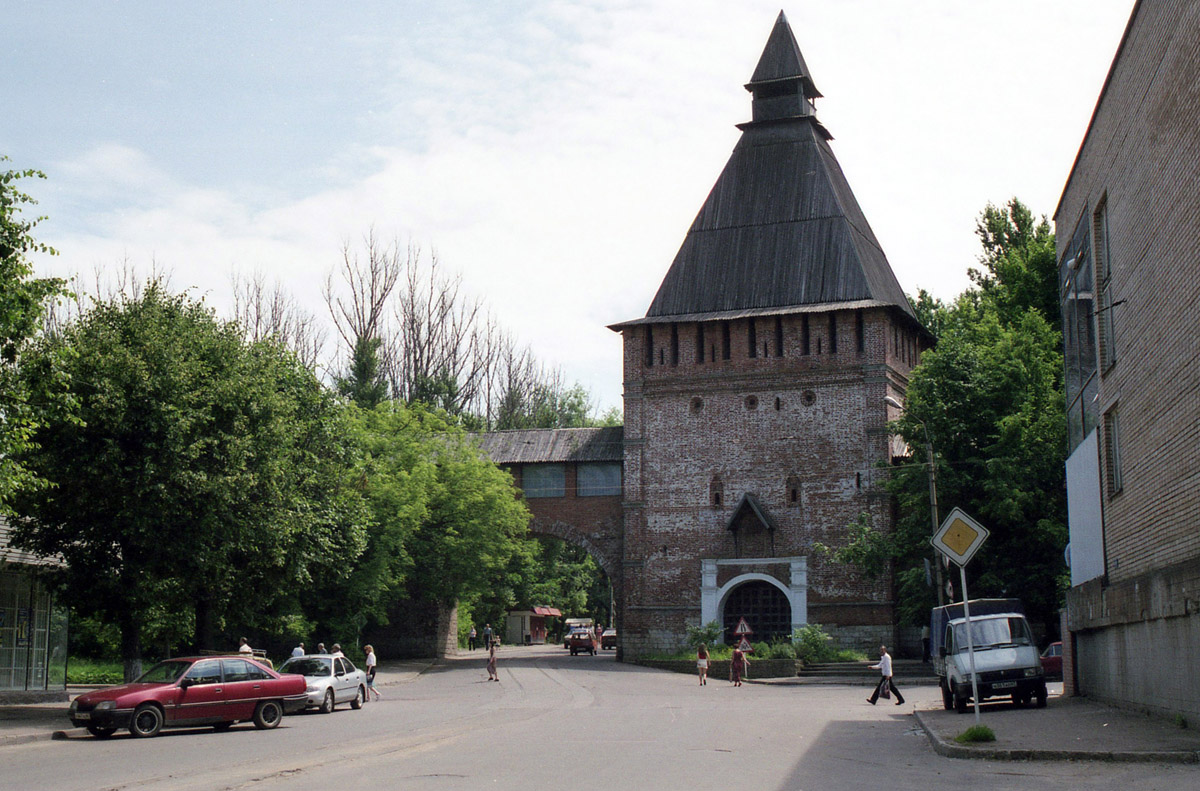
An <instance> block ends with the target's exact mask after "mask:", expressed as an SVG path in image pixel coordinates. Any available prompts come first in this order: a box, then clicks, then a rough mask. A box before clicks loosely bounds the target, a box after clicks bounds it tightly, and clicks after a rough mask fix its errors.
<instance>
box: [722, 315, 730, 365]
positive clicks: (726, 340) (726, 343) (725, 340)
mask: <svg viewBox="0 0 1200 791" xmlns="http://www.w3.org/2000/svg"><path fill="white" fill-rule="evenodd" d="M732 356H733V353H732V346H731V341H730V337H729V322H728V321H722V322H721V359H722V360H728V359H730V358H731V357H732Z"/></svg>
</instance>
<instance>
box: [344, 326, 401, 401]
mask: <svg viewBox="0 0 1200 791" xmlns="http://www.w3.org/2000/svg"><path fill="white" fill-rule="evenodd" d="M382 343H383V342H382V341H381V340H379V338H373V337H367V336H362V337H359V338H356V339H355V340H354V348H353V350H352V351H351V353H350V364H349V368H348V369H347V370H346V373H345V375H344V376H340V377H338V378H337V383H336V384H337V391H338V394H339V395H342V396H345V397H346V398H348V399H350V400H351V401H353V402H354V403H355V404H357V405H358V406H359V408H361V409H374V408H375V407H377V406H378V405H379V404H382V403H383V402H384V401H385V400H387V397H388V383H387V377H386V376H385V375H384V373H383V366H382V364H381V361H380V359H379V349H380V346H381V345H382Z"/></svg>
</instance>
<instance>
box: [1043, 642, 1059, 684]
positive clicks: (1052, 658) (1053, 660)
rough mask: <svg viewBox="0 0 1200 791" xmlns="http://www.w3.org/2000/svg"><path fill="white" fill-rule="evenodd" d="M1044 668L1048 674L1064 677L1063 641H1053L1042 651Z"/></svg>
mask: <svg viewBox="0 0 1200 791" xmlns="http://www.w3.org/2000/svg"><path fill="white" fill-rule="evenodd" d="M1042 670H1043V671H1044V672H1045V674H1046V675H1047V676H1053V677H1054V678H1062V672H1063V671H1062V643H1061V642H1058V643H1051V644H1050V645H1048V646H1046V650H1045V651H1043V652H1042Z"/></svg>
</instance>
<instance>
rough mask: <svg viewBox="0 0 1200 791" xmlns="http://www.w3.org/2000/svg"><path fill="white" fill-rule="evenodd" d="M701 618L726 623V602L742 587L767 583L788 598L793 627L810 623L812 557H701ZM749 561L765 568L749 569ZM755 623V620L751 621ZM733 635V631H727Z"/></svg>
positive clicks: (753, 564) (703, 621) (702, 621)
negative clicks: (734, 558)
mask: <svg viewBox="0 0 1200 791" xmlns="http://www.w3.org/2000/svg"><path fill="white" fill-rule="evenodd" d="M700 564H701V587H700V622H701V623H702V624H705V623H709V622H711V621H717V622H718V623H722V624H723V623H724V618H725V606H726V604H727V602H728V600H729V596H730V594H732V593H733V592H734V591H735V590H736V589H737V588H738V587H740V586H742V585H745V584H747V583H752V582H757V583H765V584H767V585H770V586H772V587H773V588H776V589H778V591H779V593H780V595H782V596H783V597H785V598H786V599H787V603H788V609H789V611H790V612H789V616H790V624H789V626H790V627H791V629H797V628H799V627H801V626H804V625H805V624H807V623H808V559H807V558H805V557H792V558H774V559H756V560H749V561H743V560H729V559H721V560H717V559H709V560H702V561H700ZM746 565H751V566H755V567H757V568H759V569H762V570H755V571H746V570H744V568H745V566H746ZM772 572H774V573H772ZM751 626H752V627H753V624H751ZM726 639H729V635H726Z"/></svg>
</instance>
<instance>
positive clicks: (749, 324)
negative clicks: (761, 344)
mask: <svg viewBox="0 0 1200 791" xmlns="http://www.w3.org/2000/svg"><path fill="white" fill-rule="evenodd" d="M746 345H747V346H748V347H749V352H750V356H751V357H757V356H758V328H757V327H756V325H755V323H754V319H747V320H746Z"/></svg>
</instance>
